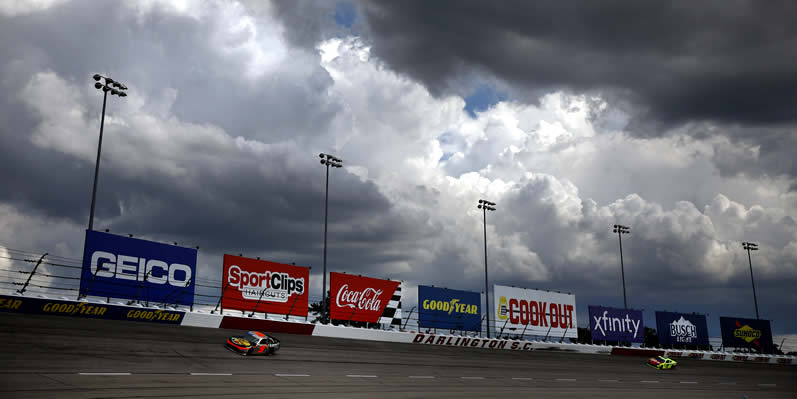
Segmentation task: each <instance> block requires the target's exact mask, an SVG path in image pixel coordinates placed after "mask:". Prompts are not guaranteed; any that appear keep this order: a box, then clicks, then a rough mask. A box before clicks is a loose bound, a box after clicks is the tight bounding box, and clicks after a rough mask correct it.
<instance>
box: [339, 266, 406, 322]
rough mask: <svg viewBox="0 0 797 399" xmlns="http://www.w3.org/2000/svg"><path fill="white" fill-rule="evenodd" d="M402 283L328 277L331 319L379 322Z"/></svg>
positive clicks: (347, 275) (347, 277) (348, 275)
mask: <svg viewBox="0 0 797 399" xmlns="http://www.w3.org/2000/svg"><path fill="white" fill-rule="evenodd" d="M399 284H400V282H398V281H392V280H382V279H378V278H371V277H361V276H352V275H350V274H343V273H329V315H330V317H331V318H332V319H335V320H354V321H364V322H369V323H377V322H379V318H380V317H381V316H382V313H383V312H384V310H385V307H386V306H387V304H388V302H390V298H391V297H392V296H393V293H394V292H395V291H396V288H397V287H398V285H399Z"/></svg>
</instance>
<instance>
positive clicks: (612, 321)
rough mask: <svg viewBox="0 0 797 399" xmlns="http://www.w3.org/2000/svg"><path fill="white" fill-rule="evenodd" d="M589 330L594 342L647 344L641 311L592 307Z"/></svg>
mask: <svg viewBox="0 0 797 399" xmlns="http://www.w3.org/2000/svg"><path fill="white" fill-rule="evenodd" d="M589 329H590V331H591V333H592V340H593V341H620V342H639V343H644V342H645V323H644V322H643V321H642V311H641V310H636V309H618V308H607V307H603V306H590V307H589Z"/></svg>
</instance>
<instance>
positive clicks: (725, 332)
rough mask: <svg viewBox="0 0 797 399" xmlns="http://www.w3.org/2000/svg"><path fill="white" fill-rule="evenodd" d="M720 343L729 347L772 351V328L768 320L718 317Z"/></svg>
mask: <svg viewBox="0 0 797 399" xmlns="http://www.w3.org/2000/svg"><path fill="white" fill-rule="evenodd" d="M720 329H721V330H722V345H724V346H727V347H730V348H753V349H756V350H760V351H761V352H764V353H772V349H773V348H772V329H771V328H770V326H769V320H756V319H742V318H741V317H720Z"/></svg>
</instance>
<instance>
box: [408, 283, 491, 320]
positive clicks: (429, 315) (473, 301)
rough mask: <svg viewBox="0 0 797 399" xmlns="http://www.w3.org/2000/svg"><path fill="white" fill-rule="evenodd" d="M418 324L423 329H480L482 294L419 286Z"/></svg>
mask: <svg viewBox="0 0 797 399" xmlns="http://www.w3.org/2000/svg"><path fill="white" fill-rule="evenodd" d="M418 308H419V310H418V325H419V326H421V327H424V328H444V329H449V330H465V331H481V294H480V293H478V292H471V291H460V290H452V289H448V288H437V287H429V286H426V285H419V286H418Z"/></svg>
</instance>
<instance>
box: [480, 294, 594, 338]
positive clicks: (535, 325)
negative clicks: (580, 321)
mask: <svg viewBox="0 0 797 399" xmlns="http://www.w3.org/2000/svg"><path fill="white" fill-rule="evenodd" d="M493 296H494V302H493V303H494V304H495V311H494V313H493V314H494V315H495V320H496V323H495V326H494V327H495V329H496V330H501V329H504V332H507V330H508V332H509V333H510V334H511V333H522V334H532V335H550V336H559V337H561V336H565V337H570V338H578V331H577V330H576V325H577V321H576V297H575V295H571V294H564V293H559V292H550V291H540V290H529V289H525V288H515V287H506V286H503V285H495V286H493Z"/></svg>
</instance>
